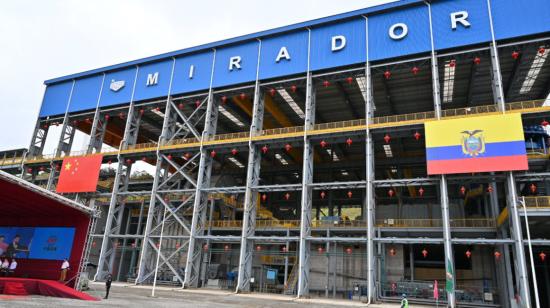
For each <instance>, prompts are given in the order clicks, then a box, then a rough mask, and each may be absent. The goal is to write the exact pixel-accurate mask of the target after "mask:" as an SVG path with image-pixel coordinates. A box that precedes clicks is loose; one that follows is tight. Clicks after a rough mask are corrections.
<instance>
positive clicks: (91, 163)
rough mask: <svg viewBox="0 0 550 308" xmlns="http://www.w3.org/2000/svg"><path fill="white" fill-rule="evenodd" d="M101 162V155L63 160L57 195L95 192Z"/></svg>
mask: <svg viewBox="0 0 550 308" xmlns="http://www.w3.org/2000/svg"><path fill="white" fill-rule="evenodd" d="M102 160H103V155H101V154H97V155H90V156H84V157H68V158H65V159H63V166H61V172H60V174H59V181H58V182H57V189H56V191H57V192H58V193H79V192H95V191H96V187H97V180H98V179H99V169H100V168H101V161H102Z"/></svg>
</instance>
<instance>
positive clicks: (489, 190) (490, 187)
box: [487, 185, 493, 193]
mask: <svg viewBox="0 0 550 308" xmlns="http://www.w3.org/2000/svg"><path fill="white" fill-rule="evenodd" d="M487 192H488V193H492V192H493V186H491V185H489V187H487Z"/></svg>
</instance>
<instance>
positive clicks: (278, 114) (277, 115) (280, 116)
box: [264, 95, 295, 127]
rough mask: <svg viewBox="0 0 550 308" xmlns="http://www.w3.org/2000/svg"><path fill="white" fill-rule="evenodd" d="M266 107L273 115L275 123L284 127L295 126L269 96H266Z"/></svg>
mask: <svg viewBox="0 0 550 308" xmlns="http://www.w3.org/2000/svg"><path fill="white" fill-rule="evenodd" d="M264 107H265V110H267V112H269V113H271V115H272V116H273V118H274V119H275V121H277V122H279V124H280V125H281V126H282V127H291V126H295V125H294V123H292V121H290V119H289V118H288V117H287V116H286V115H285V114H284V113H283V112H282V111H281V110H280V109H279V107H277V105H275V103H274V102H273V99H272V98H271V96H269V95H265V98H264Z"/></svg>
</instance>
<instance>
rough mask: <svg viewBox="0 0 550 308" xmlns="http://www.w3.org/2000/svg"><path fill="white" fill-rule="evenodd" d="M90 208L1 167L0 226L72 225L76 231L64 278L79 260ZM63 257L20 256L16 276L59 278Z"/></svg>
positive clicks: (90, 212) (71, 275)
mask: <svg viewBox="0 0 550 308" xmlns="http://www.w3.org/2000/svg"><path fill="white" fill-rule="evenodd" d="M92 214H93V210H92V209H91V208H89V207H87V206H84V205H83V204H80V203H77V202H75V201H72V200H70V199H67V198H65V197H62V196H60V195H57V194H55V193H53V192H50V191H48V190H46V189H43V188H41V187H39V186H36V185H33V184H31V183H29V182H26V181H24V180H22V179H20V178H18V177H15V176H13V175H11V174H8V173H5V172H3V171H0V227H73V228H75V235H74V241H73V246H72V250H71V256H70V258H69V263H70V265H71V269H70V271H69V273H68V275H67V279H71V278H73V277H74V276H75V275H76V274H77V273H78V269H79V265H80V262H81V261H82V260H81V258H82V253H83V250H84V243H85V241H86V237H87V236H88V234H87V233H88V226H89V224H90V220H91V217H92ZM61 263H62V261H59V260H39V259H19V260H18V267H17V270H16V272H15V276H18V277H29V278H40V279H59V273H60V268H61Z"/></svg>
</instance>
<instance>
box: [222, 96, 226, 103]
mask: <svg viewBox="0 0 550 308" xmlns="http://www.w3.org/2000/svg"><path fill="white" fill-rule="evenodd" d="M225 102H227V96H225V95H224V96H222V103H224V104H225Z"/></svg>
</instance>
